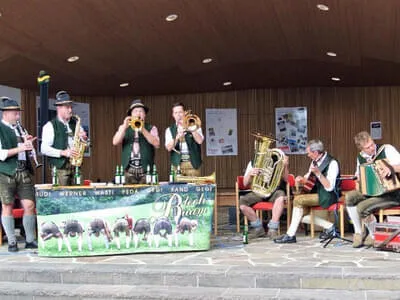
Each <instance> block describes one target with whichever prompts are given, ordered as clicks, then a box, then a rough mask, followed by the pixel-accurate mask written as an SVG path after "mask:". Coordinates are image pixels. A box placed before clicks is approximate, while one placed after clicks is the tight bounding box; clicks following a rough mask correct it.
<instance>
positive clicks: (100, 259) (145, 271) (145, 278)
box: [0, 227, 400, 300]
mask: <svg viewBox="0 0 400 300" xmlns="http://www.w3.org/2000/svg"><path fill="white" fill-rule="evenodd" d="M219 232H220V235H219V236H213V237H212V249H211V250H210V251H203V252H189V253H188V252H185V253H160V254H135V255H116V256H97V257H79V258H75V257H65V258H42V257H38V256H37V253H35V252H34V251H27V250H21V251H19V252H18V253H16V254H10V253H8V252H7V245H3V246H2V248H1V249H0V299H2V300H3V299H4V300H8V299H13V300H15V299H18V300H19V299H24V300H25V299H35V300H36V299H61V300H63V299H335V300H337V299H339V298H340V299H341V300H343V299H374V300H377V299H400V291H399V289H400V267H399V266H400V254H398V253H392V252H382V251H376V250H375V249H365V248H361V249H353V248H352V247H351V245H350V244H348V243H341V242H339V241H338V240H334V241H333V242H332V243H331V244H330V245H328V247H327V248H322V245H321V244H320V243H319V240H318V239H311V238H310V237H308V236H304V235H299V236H298V243H296V244H288V245H278V244H274V243H273V242H272V241H271V240H268V239H266V238H263V239H257V240H250V243H249V244H248V245H243V244H242V242H241V241H240V239H241V236H238V235H236V233H234V228H227V227H226V228H221V229H220V230H219ZM19 246H20V248H23V246H24V244H23V242H21V243H19Z"/></svg>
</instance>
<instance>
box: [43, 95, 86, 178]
mask: <svg viewBox="0 0 400 300" xmlns="http://www.w3.org/2000/svg"><path fill="white" fill-rule="evenodd" d="M72 104H73V101H72V100H71V98H70V96H69V94H68V93H67V92H65V91H60V92H58V93H57V94H56V103H55V106H56V109H57V116H56V117H55V118H54V119H53V120H51V121H49V122H47V123H46V124H45V125H44V126H43V131H42V147H41V152H42V153H43V155H46V156H48V159H49V162H50V165H51V167H52V168H53V167H54V166H55V167H56V168H57V177H58V183H59V185H62V186H68V185H72V184H73V179H74V167H73V166H72V165H71V162H70V158H71V157H77V156H79V154H80V153H79V151H78V150H77V149H74V147H73V144H74V133H75V132H76V123H77V122H76V120H75V118H72ZM79 137H80V138H81V139H82V140H87V135H86V132H85V131H84V130H83V128H82V127H80V130H79Z"/></svg>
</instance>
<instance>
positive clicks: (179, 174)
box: [176, 165, 182, 176]
mask: <svg viewBox="0 0 400 300" xmlns="http://www.w3.org/2000/svg"><path fill="white" fill-rule="evenodd" d="M181 175H182V172H181V166H180V165H178V167H177V169H176V176H181Z"/></svg>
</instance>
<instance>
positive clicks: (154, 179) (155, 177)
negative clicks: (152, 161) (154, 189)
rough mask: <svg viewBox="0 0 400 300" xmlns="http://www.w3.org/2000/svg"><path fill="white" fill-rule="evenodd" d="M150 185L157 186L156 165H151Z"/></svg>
mask: <svg viewBox="0 0 400 300" xmlns="http://www.w3.org/2000/svg"><path fill="white" fill-rule="evenodd" d="M151 184H153V185H157V184H158V173H157V167H156V165H153V173H152V174H151Z"/></svg>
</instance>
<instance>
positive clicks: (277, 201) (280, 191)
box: [239, 156, 289, 239]
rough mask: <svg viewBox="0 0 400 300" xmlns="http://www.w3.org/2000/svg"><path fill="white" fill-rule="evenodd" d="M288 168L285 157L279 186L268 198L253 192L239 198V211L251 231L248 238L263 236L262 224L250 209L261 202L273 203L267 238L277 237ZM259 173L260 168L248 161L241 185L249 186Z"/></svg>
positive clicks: (284, 197) (287, 159) (284, 198)
mask: <svg viewBox="0 0 400 300" xmlns="http://www.w3.org/2000/svg"><path fill="white" fill-rule="evenodd" d="M288 166H289V158H288V157H287V156H285V158H284V169H283V172H282V179H281V182H280V185H279V186H278V188H277V189H276V190H275V191H274V192H273V193H272V194H271V195H270V196H268V197H261V196H260V195H259V194H257V193H255V192H250V193H248V194H246V195H243V196H240V200H239V201H240V202H239V205H240V206H239V207H240V210H241V211H242V213H243V214H244V215H245V216H246V217H247V219H248V220H249V221H250V228H252V229H253V230H252V231H250V233H249V237H250V238H259V237H264V236H265V230H264V227H263V224H262V222H261V220H260V219H259V218H258V217H257V214H256V213H255V211H254V209H253V208H252V206H253V205H255V204H257V203H258V202H262V201H266V202H273V203H274V206H273V210H272V218H271V220H270V221H269V222H268V233H267V237H268V238H270V239H272V238H275V237H276V236H277V235H278V228H279V219H280V217H281V215H282V212H283V209H284V205H285V200H286V196H285V187H286V181H287V177H288V175H289V170H288ZM261 172H262V170H261V169H260V168H255V167H253V161H250V162H249V163H248V164H247V168H246V171H245V173H244V178H243V185H244V186H250V185H251V184H252V181H253V178H254V177H255V176H258V175H259V174H260V173H261Z"/></svg>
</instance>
